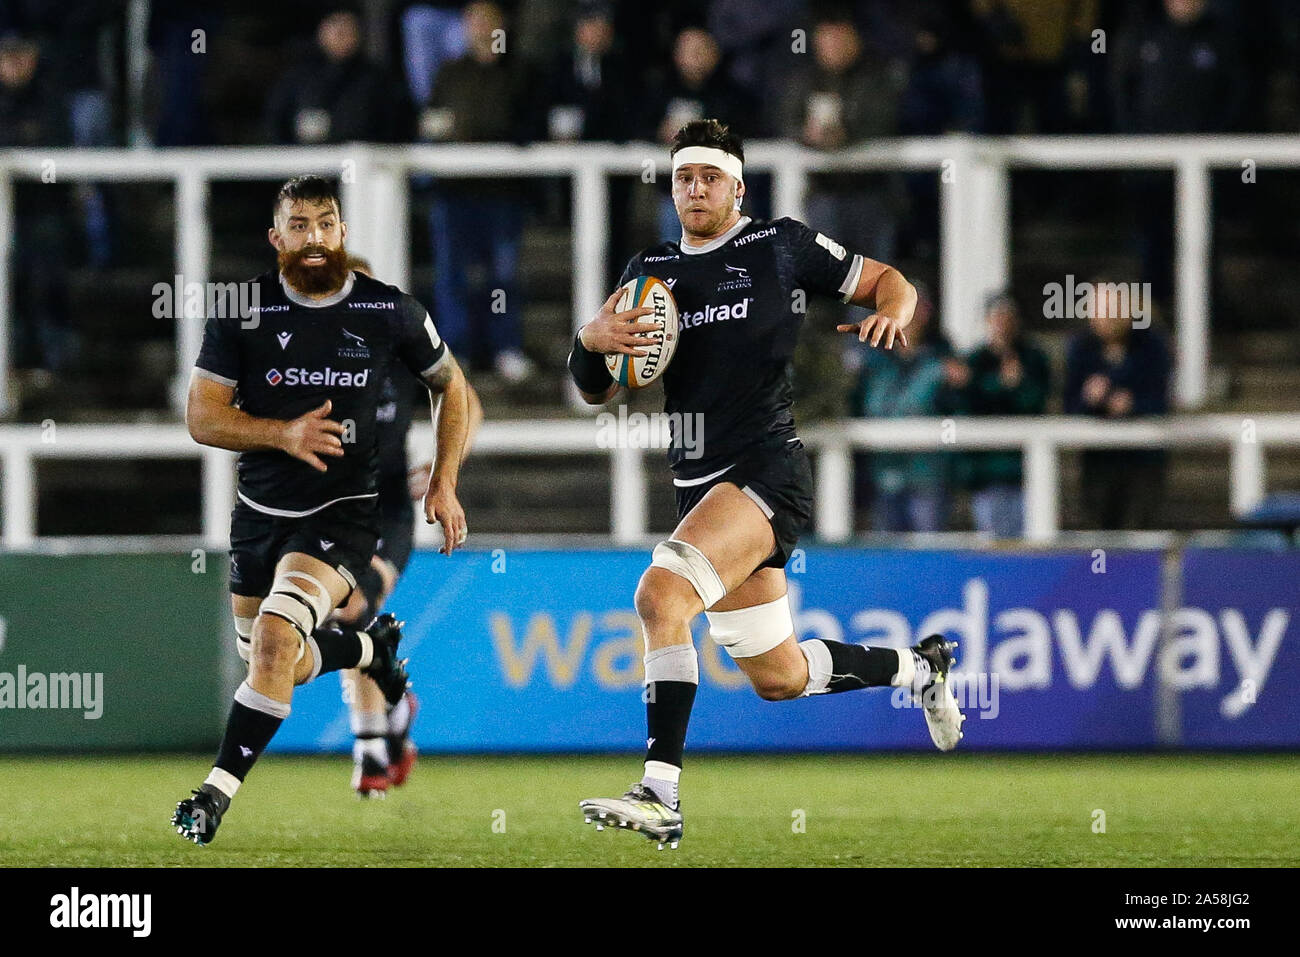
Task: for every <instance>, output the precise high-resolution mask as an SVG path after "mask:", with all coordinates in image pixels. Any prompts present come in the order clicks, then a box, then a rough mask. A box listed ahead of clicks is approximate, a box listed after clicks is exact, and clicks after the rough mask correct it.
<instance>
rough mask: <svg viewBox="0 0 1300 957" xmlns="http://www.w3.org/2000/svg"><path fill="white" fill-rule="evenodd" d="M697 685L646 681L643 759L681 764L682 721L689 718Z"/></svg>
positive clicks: (683, 732) (683, 739) (684, 722)
mask: <svg viewBox="0 0 1300 957" xmlns="http://www.w3.org/2000/svg"><path fill="white" fill-rule="evenodd" d="M692 650H693V649H692ZM698 688H699V685H698V684H695V683H693V682H690V681H654V682H651V683H650V684H648V685H646V704H645V720H646V730H647V732H648V734H649V740H648V742H647V745H646V752H645V759H646V760H647V761H661V762H663V763H664V764H671V765H673V766H674V767H678V768H680V767H681V766H682V752H683V751H684V750H685V748H686V725H687V723H688V722H689V721H690V720H691V707H692V706H693V705H694V704H695V692H696V690H698Z"/></svg>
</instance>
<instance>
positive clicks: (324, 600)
mask: <svg viewBox="0 0 1300 957" xmlns="http://www.w3.org/2000/svg"><path fill="white" fill-rule="evenodd" d="M295 579H300V580H302V581H304V582H306V583H307V584H309V585H314V586H315V587H316V593H315V594H312V593H311V592H309V591H308V590H307V589H305V588H303V587H302V586H301V585H299V584H298V583H297V581H295ZM332 610H333V602H331V601H330V594H329V589H327V588H326V587H325V586H324V585H322V584H321V583H320V581H319V580H318V579H317V578H315V577H314V576H312V575H309V574H307V572H300V571H287V572H283V573H281V574H280V575H279V576H277V577H276V579H275V581H273V582H272V583H271V593H270V594H269V595H267V596H266V597H265V598H264V599H262V604H261V605H260V606H259V608H258V612H259V613H261V614H269V615H275V616H277V617H279V618H283V619H284V620H285V621H287V622H289V624H291V625H293V626H294V627H295V628H297V629H298V631H299V632H300V633H301V634H302V636H303V637H304V638H306V637H307V636H308V635H310V634H311V633H312V632H313V631H314V630H316V629H317V628H318V627H320V624H321V622H323V621H324V620H325V618H326V616H328V615H329V613H330V612H331V611H332ZM304 647H305V646H304ZM301 657H302V655H301V654H299V658H301Z"/></svg>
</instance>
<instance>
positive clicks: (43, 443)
mask: <svg viewBox="0 0 1300 957" xmlns="http://www.w3.org/2000/svg"><path fill="white" fill-rule="evenodd" d="M800 434H801V435H802V437H803V440H804V443H805V444H806V445H807V446H808V447H809V449H810V450H811V451H812V454H813V456H814V457H815V459H816V463H817V468H816V473H817V490H816V505H815V532H816V536H817V538H818V539H819V540H821V541H824V542H844V541H847V540H849V539H850V538H851V537H852V535H853V458H852V453H853V451H854V450H855V449H869V450H881V451H886V450H888V451H908V450H911V451H917V450H928V451H942V452H956V451H970V450H977V449H1021V450H1022V452H1023V455H1024V461H1025V470H1024V476H1025V477H1024V491H1025V520H1026V528H1025V538H1026V540H1028V541H1030V542H1047V541H1051V540H1053V539H1054V538H1055V537H1056V536H1057V533H1058V532H1059V531H1060V503H1061V488H1060V484H1059V481H1058V476H1059V461H1058V453H1059V452H1060V451H1062V450H1066V449H1084V448H1117V447H1130V448H1149V447H1165V448H1225V447H1226V448H1227V449H1228V450H1229V454H1230V465H1229V495H1230V506H1231V509H1232V512H1233V514H1235V515H1240V514H1241V513H1243V512H1244V511H1246V510H1247V509H1249V508H1250V507H1252V506H1253V505H1255V504H1256V503H1258V502H1259V501H1260V500H1261V499H1262V498H1263V496H1264V492H1265V488H1266V474H1265V466H1266V462H1265V452H1266V450H1267V449H1268V448H1269V447H1273V446H1300V415H1282V414H1274V413H1270V414H1264V415H1255V416H1241V415H1201V416H1190V415H1182V416H1171V417H1169V418H1164V419H1149V420H1135V421H1129V422H1102V421H1098V420H1095V419H1087V418H1081V417H1074V416H1044V417H1033V418H1031V417H1025V418H994V417H989V418H956V419H944V418H916V419H873V420H867V419H845V420H840V421H837V422H830V423H824V424H821V425H817V426H813V427H810V428H807V429H802V430H800ZM607 437H608V433H607V432H602V430H601V428H600V426H599V425H598V423H597V422H596V421H595V420H592V419H567V420H566V419H552V420H542V421H496V422H491V421H489V422H485V423H483V426H482V428H481V430H480V431H479V433H478V437H477V439H476V440H475V445H474V452H473V454H474V455H475V456H476V457H478V456H491V455H535V454H536V455H541V454H556V453H560V454H565V453H568V454H582V453H585V454H589V455H605V456H607V457H608V461H609V487H610V515H609V529H610V537H611V538H612V540H613V541H614V542H615V543H618V544H635V543H638V542H640V541H643V540H644V539H645V537H646V535H647V534H648V533H649V529H648V515H647V496H646V488H647V472H646V464H647V463H646V461H645V457H646V455H647V454H648V455H651V456H653V457H654V461H653V467H656V468H658V469H661V470H662V469H665V468H666V466H665V465H664V463H663V459H662V456H663V452H662V450H659V449H649V448H636V447H629V446H627V445H621V446H616V447H612V448H610V447H602V444H601V443H602V442H603V441H604V440H605V439H606V438H607ZM408 444H409V447H410V449H411V452H412V455H413V457H414V458H413V460H414V461H419V460H420V459H421V458H425V457H427V456H428V455H429V452H430V450H431V449H432V448H433V430H432V426H430V425H429V424H427V423H424V424H420V425H417V426H416V427H414V428H413V429H412V430H411V434H410V436H409V437H408ZM42 458H64V459H85V460H93V459H105V458H113V459H133V458H197V459H199V460H200V461H201V463H202V476H203V477H202V535H203V539H204V541H205V542H206V543H208V544H210V545H212V546H213V547H223V546H224V543H225V542H226V540H227V537H228V533H229V512H230V508H231V505H232V504H233V502H234V489H235V478H234V470H233V467H232V466H233V461H234V454H233V453H230V452H225V451H222V450H220V449H211V448H206V447H203V446H199V445H197V444H196V443H195V442H194V441H193V440H192V439H191V438H190V436H189V434H188V433H187V432H186V430H185V427H184V426H181V425H132V426H91V425H82V426H71V425H70V426H58V427H57V429H53V430H52V429H49V428H43V427H42V426H39V425H6V426H0V463H2V469H0V482H2V483H3V501H2V502H0V520H2V521H3V527H2V528H0V544H2V545H3V546H5V547H7V548H26V547H30V546H32V545H33V544H35V543H36V541H37V528H36V504H37V491H38V490H37V487H36V473H35V465H36V462H37V460H38V459H42ZM470 522H471V527H472V525H473V516H472V515H471V516H470ZM416 528H417V542H419V543H421V544H428V543H431V542H433V541H434V536H433V533H432V530H431V529H430V528H429V527H428V526H425V525H424V524H423V523H422V522H420V523H417V526H416Z"/></svg>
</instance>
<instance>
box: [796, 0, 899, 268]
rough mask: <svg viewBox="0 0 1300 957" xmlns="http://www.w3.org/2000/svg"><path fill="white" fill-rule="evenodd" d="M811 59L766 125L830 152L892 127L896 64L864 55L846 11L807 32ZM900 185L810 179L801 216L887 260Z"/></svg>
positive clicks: (836, 176) (889, 132)
mask: <svg viewBox="0 0 1300 957" xmlns="http://www.w3.org/2000/svg"><path fill="white" fill-rule="evenodd" d="M811 40H812V52H813V62H812V63H811V64H809V65H808V66H807V67H806V68H805V69H804V70H802V71H800V72H798V73H796V74H795V75H794V76H793V77H791V78H790V79H789V80H788V81H787V83H786V87H785V91H784V93H783V95H782V96H781V99H780V101H779V102H778V103H777V105H776V113H775V116H774V117H773V120H772V122H771V125H772V127H773V128H774V129H777V130H780V131H782V134H783V135H785V136H791V137H797V138H798V139H799V140H800V141H802V142H803V144H804V145H805V146H809V147H812V148H813V149H818V150H836V149H840V148H842V147H848V146H855V145H858V144H860V143H864V142H867V141H868V140H871V139H873V138H877V137H883V136H895V135H897V133H898V100H899V97H900V95H901V94H902V87H903V80H904V77H903V72H902V64H895V63H890V62H888V61H885V60H882V59H880V58H878V57H867V56H864V55H863V48H862V36H861V34H860V33H859V32H858V28H857V26H856V25H855V24H854V22H853V20H852V19H851V18H850V17H848V16H847V15H829V16H826V17H823V18H822V19H821V20H819V21H818V22H817V23H816V24H814V26H813V30H812V37H811ZM901 201H902V197H901V184H900V183H899V182H898V181H897V178H896V177H890V178H888V179H886V180H885V181H884V182H883V183H881V181H879V180H872V181H864V180H863V179H862V177H861V176H855V175H852V174H843V173H832V174H825V175H820V176H816V177H814V178H813V188H812V189H811V190H810V192H809V195H808V199H807V207H808V221H809V222H812V223H816V224H818V228H819V229H823V230H825V232H826V234H827V235H830V236H834V237H835V238H836V240H837V241H839V242H841V243H843V244H844V245H846V246H848V247H849V248H851V249H855V250H858V251H859V252H861V253H862V254H863V255H864V256H868V257H870V258H872V259H876V260H879V261H881V262H892V261H893V259H894V234H895V232H896V229H897V216H898V206H899V204H900V202H901Z"/></svg>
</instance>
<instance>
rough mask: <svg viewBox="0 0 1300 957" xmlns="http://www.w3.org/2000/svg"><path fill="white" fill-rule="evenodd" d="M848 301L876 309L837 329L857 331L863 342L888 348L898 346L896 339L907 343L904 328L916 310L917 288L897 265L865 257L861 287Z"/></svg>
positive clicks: (859, 279) (842, 324)
mask: <svg viewBox="0 0 1300 957" xmlns="http://www.w3.org/2000/svg"><path fill="white" fill-rule="evenodd" d="M848 301H849V302H850V303H852V304H853V305H855V306H866V307H868V308H870V309H875V310H876V311H875V313H874V314H872V315H870V316H868V317H867V318H866V319H863V320H862V321H861V322H845V323H841V324H840V325H838V326H836V327H835V328H836V330H837V331H839V332H856V333H857V334H858V341H859V342H867V341H870V343H871V345H872V346H879V345H881V344H882V342H883V344H884V347H885V348H886V349H892V348H893V347H894V340H895V339H897V340H898V342H899V344H900V345H904V346H905V345H907V335H906V333H904V332H903V330H904V329H906V328H907V324H908V323H910V322H911V321H912V314H913V313H914V312H915V311H916V287H915V286H913V285H912V284H911V283H910V282H908V281H907V280H906V279H905V278H903V274H902V273H901V272H899V271H898V270H897V269H895V268H894V267H893V266H887V265H885V264H884V263H882V262H876V261H875V260H874V259H867V258H866V257H865V256H864V257H863V258H862V273H861V275H860V276H859V277H858V287H857V289H855V290H854V291H853V294H852V295H851V296H849V299H848Z"/></svg>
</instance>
